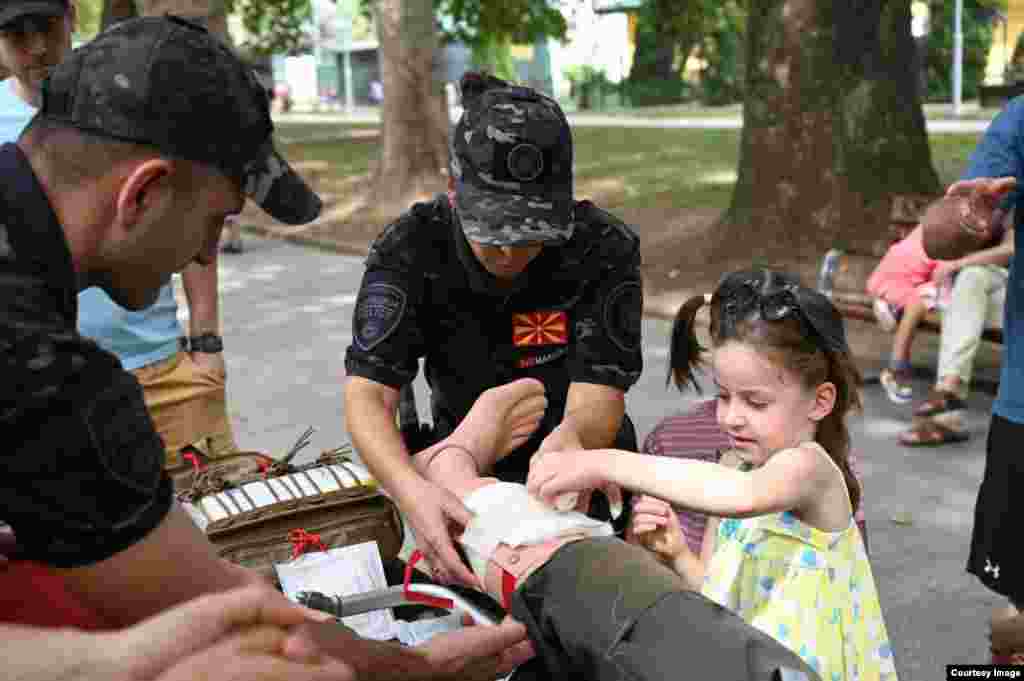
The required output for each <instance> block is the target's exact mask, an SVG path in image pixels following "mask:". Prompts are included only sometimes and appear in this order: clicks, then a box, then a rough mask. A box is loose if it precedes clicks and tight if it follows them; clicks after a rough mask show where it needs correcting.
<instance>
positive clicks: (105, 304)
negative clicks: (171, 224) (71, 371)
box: [0, 78, 182, 371]
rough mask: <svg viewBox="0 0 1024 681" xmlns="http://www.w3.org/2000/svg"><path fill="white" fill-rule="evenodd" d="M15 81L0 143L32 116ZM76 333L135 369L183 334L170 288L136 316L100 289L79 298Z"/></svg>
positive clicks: (2, 88) (167, 351)
mask: <svg viewBox="0 0 1024 681" xmlns="http://www.w3.org/2000/svg"><path fill="white" fill-rule="evenodd" d="M13 84H14V79H13V78H12V79H8V80H7V81H6V82H0V144H3V143H4V142H16V141H17V139H18V137H19V136H20V135H21V131H22V130H24V128H25V126H26V125H28V123H29V121H30V120H32V117H33V116H34V115H35V113H36V109H35V107H33V106H31V105H29V104H27V103H26V102H25V101H24V100H23V99H21V97H19V96H18V95H16V94H15V93H14V90H13V89H11V88H12V86H13ZM78 332H79V333H80V334H82V335H83V336H87V337H89V338H92V339H93V340H95V341H96V342H97V343H98V344H99V345H100V347H102V348H103V349H104V350H107V351H109V352H112V353H114V354H115V355H117V357H118V359H120V360H121V364H122V365H123V366H124V368H125V369H128V370H129V371H130V370H132V369H138V368H139V367H144V366H146V365H148V364H152V363H154V362H159V361H160V360H163V359H166V358H168V357H170V356H171V355H173V354H174V353H175V352H177V351H178V337H179V336H181V335H182V329H181V324H179V323H178V303H177V301H176V300H175V298H174V288H173V286H172V285H171V284H167V285H165V286H164V287H163V288H162V289H160V296H159V297H158V298H157V301H156V303H155V304H154V305H153V306H152V307H150V308H148V309H146V310H142V311H141V312H131V311H129V310H126V309H124V308H123V307H121V306H119V305H118V304H117V303H115V302H114V301H113V300H111V299H110V296H108V295H107V294H106V293H104V292H103V291H102V290H101V289H98V288H91V289H87V290H85V291H82V292H81V293H80V294H79V295H78Z"/></svg>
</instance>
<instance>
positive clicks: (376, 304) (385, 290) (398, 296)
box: [353, 282, 408, 352]
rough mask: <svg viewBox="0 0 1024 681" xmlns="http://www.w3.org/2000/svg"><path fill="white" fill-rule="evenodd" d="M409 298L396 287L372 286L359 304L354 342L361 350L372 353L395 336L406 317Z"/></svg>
mask: <svg viewBox="0 0 1024 681" xmlns="http://www.w3.org/2000/svg"><path fill="white" fill-rule="evenodd" d="M407 300H408V296H407V295H406V293H405V291H403V290H402V289H400V288H399V287H397V286H395V285H394V284H387V283H382V282H376V283H372V284H368V285H367V286H366V287H365V288H364V289H363V290H362V291H361V292H360V294H359V299H358V300H357V301H356V310H355V325H354V326H355V328H354V334H353V335H354V340H355V343H356V345H357V346H358V347H359V349H360V350H363V351H364V352H369V351H370V350H372V349H373V348H375V347H376V346H378V345H380V344H381V343H382V342H384V341H385V340H386V339H387V338H388V336H390V335H391V334H392V333H394V332H395V329H397V328H398V325H399V324H400V323H401V322H402V317H403V316H404V315H405V308H406V302H407Z"/></svg>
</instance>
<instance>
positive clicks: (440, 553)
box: [398, 478, 481, 589]
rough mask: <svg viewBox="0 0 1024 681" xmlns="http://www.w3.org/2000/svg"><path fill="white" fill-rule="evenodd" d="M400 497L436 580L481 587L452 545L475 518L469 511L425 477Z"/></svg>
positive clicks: (450, 494)
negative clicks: (453, 540) (455, 537)
mask: <svg viewBox="0 0 1024 681" xmlns="http://www.w3.org/2000/svg"><path fill="white" fill-rule="evenodd" d="M398 496H399V499H398V502H399V506H400V507H401V509H402V512H403V513H404V514H405V516H406V519H407V520H408V521H409V524H410V525H411V526H412V531H413V534H414V535H415V537H416V548H418V549H419V550H420V551H421V552H422V553H423V557H424V558H426V559H427V561H428V562H429V563H430V566H431V567H432V568H433V576H434V579H436V580H437V581H438V582H440V583H442V584H447V583H450V582H457V583H459V584H462V585H464V586H468V587H471V588H474V589H479V588H481V586H480V582H479V580H478V579H477V578H476V577H475V576H474V575H473V573H472V572H471V571H470V569H469V568H468V567H467V566H466V565H465V563H463V562H462V559H461V558H459V554H458V553H456V551H455V545H454V543H453V542H452V537H454V536H456V535H457V534H460V533H461V532H462V530H463V528H465V527H466V525H467V524H469V521H470V520H471V519H472V517H473V514H472V513H470V511H469V509H467V508H466V507H465V506H464V505H463V504H462V502H461V501H460V500H459V498H458V497H457V496H455V495H454V494H452V493H451V492H449V491H448V490H446V489H444V488H443V487H440V486H439V485H436V484H434V483H432V482H430V481H429V480H424V479H422V478H420V479H419V480H418V482H416V483H413V485H412V486H409V487H406V488H405V489H404V490H402V492H401V494H400V495H398Z"/></svg>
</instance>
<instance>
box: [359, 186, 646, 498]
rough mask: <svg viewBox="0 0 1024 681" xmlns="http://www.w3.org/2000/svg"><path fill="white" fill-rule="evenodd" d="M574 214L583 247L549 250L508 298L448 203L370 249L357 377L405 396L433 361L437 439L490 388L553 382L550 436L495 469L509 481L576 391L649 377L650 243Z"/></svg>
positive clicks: (595, 215) (589, 213)
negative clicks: (645, 321) (644, 318)
mask: <svg viewBox="0 0 1024 681" xmlns="http://www.w3.org/2000/svg"><path fill="white" fill-rule="evenodd" d="M575 214H576V220H577V227H576V230H575V232H574V234H573V237H572V239H571V240H570V241H569V242H568V243H566V244H564V245H562V246H558V247H547V248H545V249H544V250H543V251H542V252H541V254H540V255H539V256H538V257H537V258H536V259H535V260H534V261H533V262H531V263H530V265H529V267H528V268H527V269H526V271H525V272H524V273H523V274H522V275H520V277H518V278H517V279H516V282H515V287H514V288H513V289H511V290H509V289H503V288H501V287H498V286H497V285H496V281H495V280H494V278H493V277H492V276H491V275H490V274H489V273H488V272H487V271H486V270H484V269H483V267H482V266H481V265H480V264H479V262H478V261H477V260H476V258H475V256H474V255H473V254H472V251H471V250H470V248H469V244H468V242H467V241H466V238H465V236H464V235H463V233H462V230H461V229H460V228H459V227H458V225H457V223H456V221H455V220H454V217H453V215H452V212H451V209H450V208H449V204H448V201H447V198H446V197H444V196H441V197H438V198H437V199H436V200H434V201H433V202H430V203H424V204H417V205H415V206H413V208H412V209H411V210H410V211H409V212H408V213H406V214H405V215H404V216H402V217H401V218H399V220H398V221H396V222H395V223H393V224H392V225H391V226H389V227H388V228H387V229H386V230H385V231H384V232H383V233H382V234H381V236H380V237H379V238H378V239H377V240H376V241H375V242H374V244H373V246H372V247H371V249H370V255H369V257H368V259H367V266H366V273H365V274H364V276H363V281H362V285H361V287H360V291H359V296H358V299H357V301H356V308H355V312H354V319H353V342H352V345H350V346H349V348H348V351H347V353H346V357H345V367H346V369H347V371H348V374H349V375H352V376H361V377H364V378H368V379H370V380H373V381H376V382H378V383H382V384H384V385H388V386H391V387H394V388H400V387H401V386H402V385H404V384H406V383H409V382H411V381H412V380H413V379H414V378H415V376H416V373H417V371H418V368H419V359H420V358H425V359H426V366H425V371H426V377H427V382H428V383H429V385H430V388H431V406H432V412H433V420H434V429H435V434H436V436H437V437H444V436H446V435H447V434H448V433H450V432H451V431H452V430H453V429H454V428H455V426H456V425H457V424H458V423H459V421H461V419H462V418H463V417H464V416H465V415H466V413H468V411H469V409H470V407H471V406H472V405H473V402H474V401H475V400H476V398H477V397H478V396H479V395H480V393H482V392H483V391H484V390H486V389H488V388H491V387H494V386H496V385H501V384H504V383H508V382H510V381H513V380H516V379H518V378H524V377H533V378H537V379H539V380H541V381H543V382H544V384H545V387H546V389H547V397H548V410H547V412H546V414H545V418H544V421H543V423H542V424H541V427H540V428H539V429H538V431H537V433H535V434H534V436H533V437H532V438H531V439H530V441H528V442H527V443H525V444H524V445H523V446H522V447H520V448H519V449H518V450H517V451H516V452H513V453H512V454H511V455H509V456H508V457H506V458H505V459H503V460H502V461H500V462H499V463H498V465H497V466H496V467H495V474H496V475H498V477H501V478H502V479H505V480H520V479H523V478H525V474H526V471H527V469H528V459H529V455H530V453H532V452H533V451H535V450H536V448H537V447H538V446H539V444H540V442H541V440H542V439H543V438H544V436H546V435H547V434H548V433H550V432H551V430H552V429H553V428H554V427H555V426H557V425H558V423H559V422H561V420H562V418H563V415H564V411H565V401H566V396H567V392H568V388H569V384H570V383H573V382H580V383H596V384H600V385H608V386H612V387H615V388H619V389H621V390H628V389H629V388H630V387H631V386H632V385H633V384H634V383H635V382H636V381H637V379H638V378H639V377H640V372H641V370H642V368H643V356H642V353H641V348H640V344H641V313H642V305H643V298H642V288H641V279H640V253H639V239H638V238H637V237H636V235H635V234H634V233H633V231H632V230H631V229H630V228H629V227H628V226H626V225H625V224H624V223H622V222H621V221H619V220H618V219H616V218H615V217H613V216H611V215H609V214H608V213H605V212H604V211H601V210H599V209H598V208H596V207H595V206H594V205H593V204H591V203H590V202H586V201H584V202H580V203H578V204H576V208H575ZM627 425H628V429H629V431H630V434H632V426H631V425H630V424H628V423H627ZM629 442H630V440H629V439H628V438H627V439H625V440H623V442H622V444H623V446H626V445H627V443H629ZM634 446H635V445H634Z"/></svg>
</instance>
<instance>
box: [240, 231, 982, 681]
mask: <svg viewBox="0 0 1024 681" xmlns="http://www.w3.org/2000/svg"><path fill="white" fill-rule="evenodd" d="M245 245H246V252H245V253H244V254H243V255H240V256H224V257H223V258H222V259H221V268H222V269H221V272H222V275H221V277H222V301H223V302H222V310H223V313H222V314H223V319H224V336H225V345H226V358H227V363H228V370H229V378H228V392H229V403H230V407H231V413H232V416H233V418H234V423H235V427H236V429H237V435H238V440H239V444H240V445H241V446H242V447H243V448H251V449H260V450H264V451H269V452H271V453H275V454H278V455H280V454H281V453H283V452H284V451H285V450H286V449H287V447H288V446H289V445H290V444H291V443H292V442H293V441H294V439H295V438H297V437H298V436H299V435H300V434H301V433H302V431H303V430H304V429H305V428H306V427H307V426H315V427H316V428H317V433H316V434H315V435H314V436H313V441H312V447H311V449H313V450H315V451H313V452H310V456H314V455H315V454H316V453H317V452H319V450H320V449H325V448H329V447H334V446H337V445H339V444H341V443H342V442H345V441H346V440H347V438H346V435H345V431H344V428H343V421H342V417H343V414H342V403H341V389H342V382H343V380H344V377H343V374H344V368H343V363H342V362H343V358H344V352H345V348H346V346H347V345H348V343H349V342H350V339H351V315H352V305H353V303H354V299H355V296H354V294H355V291H356V289H357V287H358V284H359V279H360V276H361V274H362V262H361V259H359V258H353V257H346V256H339V255H332V254H329V253H325V252H322V251H317V250H311V249H305V248H302V247H299V246H295V245H292V244H288V243H285V242H281V241H269V240H261V239H257V238H255V237H253V236H247V237H246V241H245ZM668 330H669V325H668V323H667V322H665V321H661V320H646V321H645V322H644V337H645V340H644V347H645V350H644V357H645V362H646V370H645V373H644V376H643V378H642V379H641V381H640V383H639V384H638V385H637V386H636V387H635V388H634V389H633V390H632V391H631V392H630V393H629V397H628V408H629V411H630V414H631V415H632V417H633V419H634V420H635V421H636V424H637V427H638V429H639V431H640V433H641V437H642V436H643V435H644V434H646V433H647V432H648V431H649V430H650V429H651V427H653V426H654V424H655V423H657V421H658V420H659V419H660V418H661V417H662V416H664V415H666V414H668V413H670V412H672V411H673V410H676V409H680V408H683V407H685V406H686V404H688V403H689V402H691V401H692V399H693V398H692V397H687V398H682V397H680V396H678V395H677V394H675V393H674V392H673V391H670V390H668V389H666V388H665V382H664V376H665V363H666V350H665V346H666V342H667V338H668ZM915 387H916V389H917V390H919V391H924V390H925V389H926V388H925V385H924V384H923V383H921V382H918V384H917V385H916V386H915ZM419 390H420V394H421V395H423V386H422V385H420V386H419ZM864 395H865V399H866V402H867V404H866V408H865V413H864V415H863V416H862V417H860V418H857V419H855V420H854V422H853V435H854V444H855V447H856V448H857V450H858V451H859V453H860V457H861V461H862V466H863V469H864V473H865V488H866V493H865V498H866V506H865V508H866V512H867V522H868V527H869V530H868V531H869V537H870V546H871V554H872V557H873V563H874V569H875V575H876V578H877V580H878V582H879V588H880V590H881V593H882V596H883V606H884V609H885V613H886V617H887V621H888V625H889V631H890V635H891V636H892V638H893V641H894V643H895V646H896V653H897V664H898V669H899V672H900V678H901V679H902V681H934V680H937V679H943V678H945V665H946V664H949V663H969V662H974V663H979V662H985V661H987V658H988V656H987V644H986V640H985V626H986V619H987V617H988V613H989V611H990V609H991V607H992V606H993V605H994V604H995V603H996V599H995V598H993V597H991V596H990V595H989V594H988V592H986V591H985V589H983V588H982V587H981V586H980V585H979V584H978V583H977V582H976V580H975V579H974V578H973V577H970V576H969V575H967V574H966V573H965V572H964V570H963V563H964V559H965V556H966V554H967V542H968V539H969V537H970V528H971V522H972V509H973V505H974V497H975V493H976V490H977V487H978V484H979V481H980V479H981V474H982V469H983V461H984V440H985V431H986V427H987V419H988V416H987V414H988V410H989V408H990V404H991V398H990V397H987V396H984V395H976V396H972V398H971V401H970V407H971V409H970V421H971V426H972V438H971V440H970V441H969V442H967V443H964V444H959V445H953V446H948V447H944V448H941V449H931V450H929V449H922V450H908V449H904V448H902V447H900V446H898V445H896V444H895V440H894V436H895V434H896V433H897V432H898V431H899V430H900V429H901V428H902V427H903V426H904V425H905V422H906V419H907V418H908V417H909V411H908V408H906V407H900V408H896V407H893V406H892V405H890V404H889V403H888V402H887V401H886V400H885V399H884V397H882V394H881V389H880V388H879V387H878V386H877V385H873V386H868V387H867V388H865V393H864ZM423 401H424V400H422V399H421V404H422V403H423ZM901 514H908V516H909V521H910V524H897V523H895V522H893V521H892V520H891V518H892V517H897V518H899V519H901V520H904V519H905V518H902V517H901Z"/></svg>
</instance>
